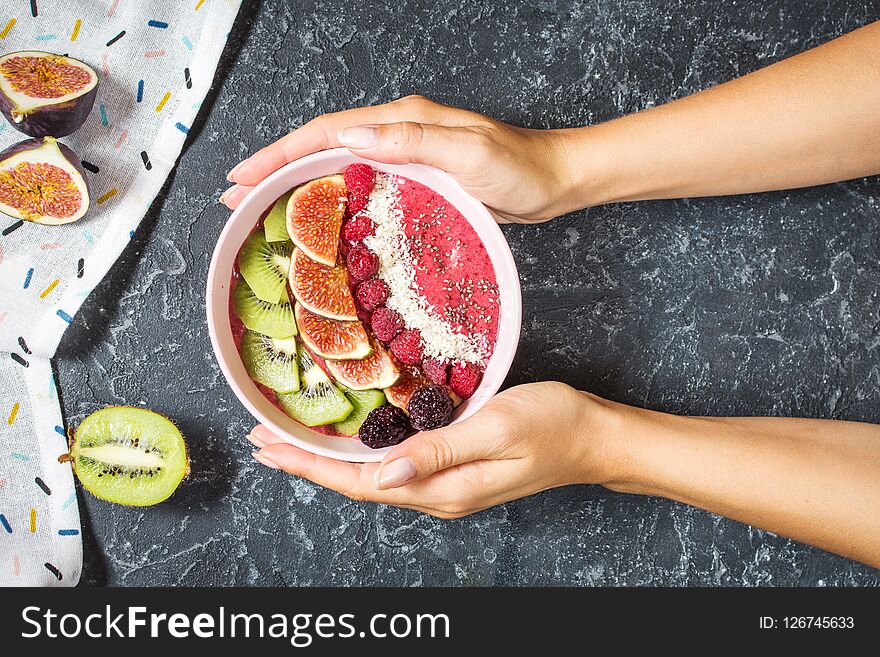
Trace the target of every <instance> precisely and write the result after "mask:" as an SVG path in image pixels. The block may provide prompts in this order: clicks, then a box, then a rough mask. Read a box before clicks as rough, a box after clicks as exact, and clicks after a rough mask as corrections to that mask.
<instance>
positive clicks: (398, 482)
mask: <svg viewBox="0 0 880 657" xmlns="http://www.w3.org/2000/svg"><path fill="white" fill-rule="evenodd" d="M415 476H416V464H415V463H413V460H412V459H411V458H409V457H408V456H404V457H402V458H399V459H396V460H394V461H391V463H386V464H385V465H383V466H382V467H380V468H379V469H378V470H376V475H375V477H376V488H378V489H379V490H385V489H386V488H397V487H398V486H403V485H404V484H405V483H407V482H408V481H410V480H411V479H412V478H413V477H415Z"/></svg>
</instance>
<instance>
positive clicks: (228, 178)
mask: <svg viewBox="0 0 880 657" xmlns="http://www.w3.org/2000/svg"><path fill="white" fill-rule="evenodd" d="M245 162H247V160H242V161H241V162H239V163H238V164H236V165H235V166H234V167H232V169H230V170H229V173H227V174H226V180H228V181H229V182H235V181H234V180H233V179H232V176H234V175H235V172H236V171H238V170H239V169H241V165H242V164H244V163H245Z"/></svg>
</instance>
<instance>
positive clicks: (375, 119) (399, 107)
mask: <svg viewBox="0 0 880 657" xmlns="http://www.w3.org/2000/svg"><path fill="white" fill-rule="evenodd" d="M477 117H478V115H475V114H473V113H471V112H467V111H465V110H459V109H456V108H453V107H448V106H446V105H441V104H439V103H435V102H433V101H430V100H428V99H426V98H421V97H418V96H409V97H407V98H401V99H400V100H397V101H394V102H393V103H386V104H384V105H373V106H371V107H358V108H355V109H350V110H345V111H342V112H336V113H333V114H325V115H323V116H319V117H318V118H316V119H313V120H312V121H309V122H308V123H306V124H305V125H304V126H302V127H301V128H298V129H296V130H294V131H293V132H291V133H290V134H289V135H286V136H285V137H282V138H281V139H279V140H278V141H276V142H275V143H274V144H270V145H269V146H266V147H265V148H262V149H260V150H259V151H257V152H256V153H254V154H253V155H251V156H250V157H249V158H247V159H246V160H244V161H243V162H240V163H239V164H238V165H236V166H235V167H233V169H232V171H230V172H229V176H228V178H229V180H230V181H233V182H237V183H240V184H244V185H256V184H257V183H259V182H260V181H261V180H262V179H263V178H265V177H266V176H268V175H269V174H270V173H272V172H274V171H277V170H278V169H280V168H281V167H282V166H284V165H285V164H287V163H288V162H293V161H294V160H296V159H299V158H301V157H303V156H305V155H309V154H310V153H316V152H318V151H322V150H326V149H328V148H335V147H337V146H341V145H342V144H340V143H339V140H338V139H337V135H338V133H339V131H340V130H343V129H345V128H347V127H350V126H358V125H370V124H381V123H391V122H393V121H423V122H425V123H440V124H444V125H466V124H467V123H468V122H470V123H473V122H474V121H475V119H476V118H477Z"/></svg>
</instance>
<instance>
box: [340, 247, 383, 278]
mask: <svg viewBox="0 0 880 657" xmlns="http://www.w3.org/2000/svg"><path fill="white" fill-rule="evenodd" d="M345 260H346V264H348V273H349V274H351V277H352V278H353V279H354V280H356V281H365V280H367V279H368V278H372V277H373V276H375V275H376V273H377V272H378V271H379V258H378V257H377V256H376V254H375V253H373V252H372V251H370V250H369V249H368V248H367V247H365V246H356V247H354V248H353V249H352V250H351V251H349V252H348V256H347V257H346V259H345Z"/></svg>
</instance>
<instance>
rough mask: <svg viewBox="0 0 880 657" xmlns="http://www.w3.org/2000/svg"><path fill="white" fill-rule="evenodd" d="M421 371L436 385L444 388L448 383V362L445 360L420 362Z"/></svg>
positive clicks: (430, 359)
mask: <svg viewBox="0 0 880 657" xmlns="http://www.w3.org/2000/svg"><path fill="white" fill-rule="evenodd" d="M422 371H423V372H424V373H425V376H426V377H428V380H430V381H432V382H433V383H436V384H437V385H441V386H445V385H446V383H447V382H448V381H449V361H448V360H446V359H445V358H426V359H425V360H424V361H422Z"/></svg>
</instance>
